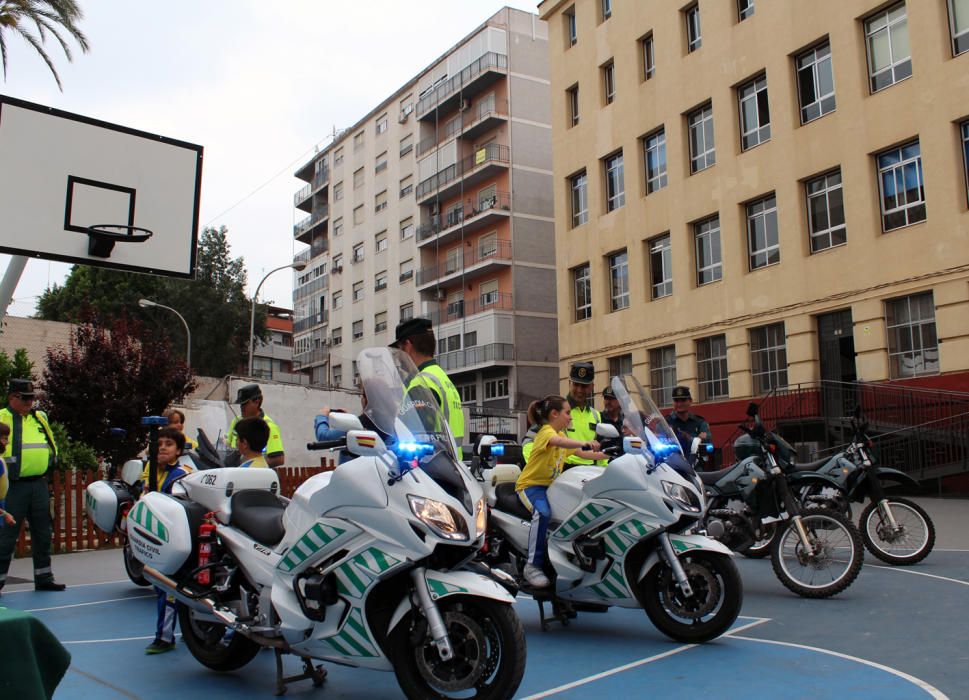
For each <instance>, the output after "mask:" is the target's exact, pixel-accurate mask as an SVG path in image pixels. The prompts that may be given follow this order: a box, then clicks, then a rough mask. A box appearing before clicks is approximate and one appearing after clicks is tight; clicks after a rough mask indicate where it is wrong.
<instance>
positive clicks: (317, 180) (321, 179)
mask: <svg viewBox="0 0 969 700" xmlns="http://www.w3.org/2000/svg"><path fill="white" fill-rule="evenodd" d="M329 181H330V169H329V168H323V170H321V171H320V172H318V173H316V174H315V175H314V176H313V190H314V191H315V190H318V189H320V188H321V187H322V186H323V185H325V184H326V183H328V182H329Z"/></svg>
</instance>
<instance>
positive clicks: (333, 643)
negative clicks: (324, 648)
mask: <svg viewBox="0 0 969 700" xmlns="http://www.w3.org/2000/svg"><path fill="white" fill-rule="evenodd" d="M324 641H325V642H326V643H327V644H329V645H330V646H331V647H333V649H334V650H335V651H336V653H337V654H339V655H340V656H353V654H351V653H350V652H348V651H347V650H346V649H344V648H343V647H341V646H340V645H339V644H337V643H336V640H335V639H333V638H332V637H331V638H330V639H327V640H324Z"/></svg>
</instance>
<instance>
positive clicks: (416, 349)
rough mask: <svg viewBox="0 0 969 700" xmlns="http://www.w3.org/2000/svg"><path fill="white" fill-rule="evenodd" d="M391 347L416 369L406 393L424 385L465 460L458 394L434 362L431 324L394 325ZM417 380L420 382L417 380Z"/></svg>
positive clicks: (420, 321) (416, 320)
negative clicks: (409, 360) (419, 385)
mask: <svg viewBox="0 0 969 700" xmlns="http://www.w3.org/2000/svg"><path fill="white" fill-rule="evenodd" d="M390 347H392V348H397V349H398V350H400V351H402V352H404V353H406V354H407V355H408V356H409V357H410V359H412V360H413V361H414V364H415V365H417V371H418V375H417V377H415V378H414V379H413V380H412V381H411V383H410V385H408V387H407V388H408V390H409V389H410V388H411V386H413V385H414V384H415V382H418V381H423V382H424V384H426V385H427V386H428V387H429V388H430V390H431V393H433V394H434V398H435V399H437V402H438V404H439V405H440V406H441V411H442V413H443V414H444V420H446V421H447V424H448V426H449V427H450V428H451V434H452V435H453V436H454V441H455V443H457V448H458V459H464V454H463V452H462V450H461V445H462V443H463V442H464V411H463V410H462V408H461V394H459V393H458V390H457V388H456V387H455V386H454V383H453V382H452V381H451V379H450V377H448V376H447V373H446V372H445V371H444V369H443V368H442V367H441V365H439V364H438V363H437V360H435V359H434V351H435V349H436V347H437V344H436V341H435V339H434V330H433V324H432V323H431V320H430V319H428V318H409V319H407V320H406V321H401V322H400V323H398V324H397V328H396V329H395V330H394V342H392V343H391V344H390ZM418 377H420V378H421V379H418Z"/></svg>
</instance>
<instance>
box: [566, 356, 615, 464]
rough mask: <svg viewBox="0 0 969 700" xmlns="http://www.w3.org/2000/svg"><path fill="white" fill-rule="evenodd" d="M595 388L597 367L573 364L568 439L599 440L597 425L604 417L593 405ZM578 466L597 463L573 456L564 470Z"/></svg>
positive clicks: (569, 396)
mask: <svg viewBox="0 0 969 700" xmlns="http://www.w3.org/2000/svg"><path fill="white" fill-rule="evenodd" d="M595 388H596V387H595V367H593V365H592V363H591V362H573V363H572V368H571V370H570V371H569V395H568V396H567V397H566V398H567V399H568V401H569V405H570V406H571V407H572V426H571V427H570V428H566V430H565V435H566V437H569V438H571V439H573V440H581V441H582V442H592V441H593V440H598V438H597V437H596V424H597V423H599V422H600V421H601V420H602V416H601V414H600V413H599V411H597V410H596V409H595V407H593V405H592V397H593V396H594V395H595ZM601 463H602V464H604V463H605V462H604V461H603V462H601ZM577 464H596V462H595V461H593V460H591V459H584V458H582V457H579V456H578V455H576V454H572V455H570V456H569V457H568V458H567V459H566V460H565V466H564V467H563V469H569V468H571V467H574V466H575V465H577Z"/></svg>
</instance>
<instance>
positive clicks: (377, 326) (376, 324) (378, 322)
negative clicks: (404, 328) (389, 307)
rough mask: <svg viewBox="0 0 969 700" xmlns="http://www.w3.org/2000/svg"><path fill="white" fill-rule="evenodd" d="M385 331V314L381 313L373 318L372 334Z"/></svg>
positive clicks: (384, 312)
mask: <svg viewBox="0 0 969 700" xmlns="http://www.w3.org/2000/svg"><path fill="white" fill-rule="evenodd" d="M385 330H387V312H386V311H381V312H379V313H377V314H375V315H374V317H373V332H374V333H383V332H384V331H385Z"/></svg>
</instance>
